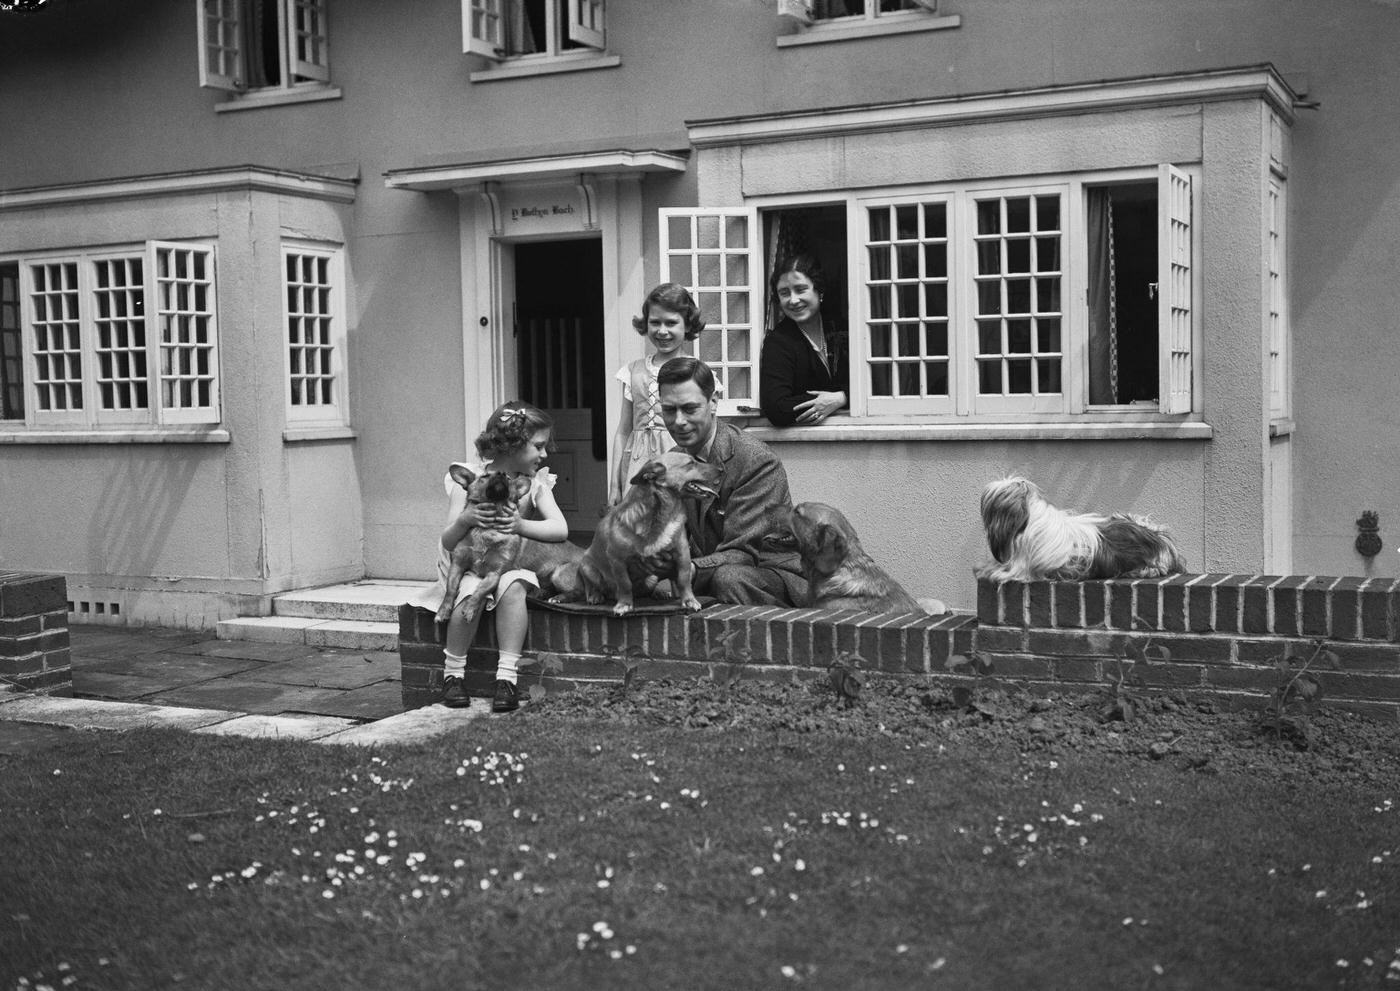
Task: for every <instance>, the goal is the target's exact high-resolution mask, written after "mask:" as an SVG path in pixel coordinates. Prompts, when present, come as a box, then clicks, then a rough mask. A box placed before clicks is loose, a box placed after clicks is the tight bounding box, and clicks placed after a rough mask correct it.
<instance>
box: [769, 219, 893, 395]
mask: <svg viewBox="0 0 1400 991" xmlns="http://www.w3.org/2000/svg"><path fill="white" fill-rule="evenodd" d="M869 223H870V221H869V220H868V219H867V217H866V208H865V207H864V206H862V204H861V203H860V202H859V201H857V200H855V199H850V200H847V201H846V300H847V305H846V309H847V312H846V314H845V318H846V328H847V337H846V342H847V345H846V362H847V366H848V367H849V370H850V371H849V381H848V383H847V386H846V389H847V392H846V395H847V397H848V398H849V399H850V414H851V415H852V416H865V415H866V414H867V412H868V411H869V404H870V385H869V375H870V372H869V364H868V362H869V359H870V331H869V323H868V322H867V319H866V317H867V314H868V313H869V311H870V288H869V287H870V252H869V251H868V250H867V249H866V248H865V236H864V233H863V232H865V231H866V230H868V229H869ZM857 232H860V233H857ZM762 295H763V297H764V299H765V306H766V305H767V304H766V298H767V296H766V287H765V293H763V294H762ZM852 304H854V305H852Z"/></svg>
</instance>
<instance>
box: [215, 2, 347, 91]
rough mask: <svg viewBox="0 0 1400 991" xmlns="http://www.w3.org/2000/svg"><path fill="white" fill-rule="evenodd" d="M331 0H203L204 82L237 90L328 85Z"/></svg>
mask: <svg viewBox="0 0 1400 991" xmlns="http://www.w3.org/2000/svg"><path fill="white" fill-rule="evenodd" d="M328 4H329V0H199V5H198V11H199V82H200V85H201V86H207V87H210V88H213V89H221V90H228V91H230V92H235V93H248V92H268V93H273V94H275V93H276V92H278V91H287V90H292V89H296V88H299V87H308V86H313V87H324V86H325V85H326V84H327V83H328V82H329V81H330V53H329V46H328V40H329V34H328V28H327V16H326V15H327V6H328Z"/></svg>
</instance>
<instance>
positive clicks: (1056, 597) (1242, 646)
mask: <svg viewBox="0 0 1400 991" xmlns="http://www.w3.org/2000/svg"><path fill="white" fill-rule="evenodd" d="M490 625H491V624H490V623H483V624H482V631H483V633H482V636H481V638H480V640H479V642H478V644H477V645H476V646H474V647H473V649H472V652H471V655H470V656H469V658H468V664H467V681H468V688H469V690H471V691H474V692H478V693H485V692H487V691H488V690H489V689H490V687H491V682H492V680H493V675H494V672H495V648H494V645H493V643H492V641H491V633H490ZM399 626H400V630H399V635H400V645H399V649H400V653H401V657H402V663H403V693H404V704H405V707H412V706H416V705H424V704H427V703H428V702H431V701H433V699H434V698H435V697H436V694H437V693H438V692H439V691H440V690H441V687H442V647H441V645H440V644H438V643H437V642H436V636H435V630H434V624H433V615H432V613H430V612H428V611H426V610H415V609H413V608H412V607H409V606H405V607H403V609H402V610H401V611H400V613H399ZM1317 639H1323V640H1325V641H1326V643H1327V647H1328V649H1329V650H1331V651H1332V653H1334V654H1335V655H1336V656H1337V657H1338V659H1339V661H1340V669H1339V670H1335V671H1334V670H1326V671H1319V672H1318V676H1319V679H1320V680H1321V682H1322V686H1323V691H1324V693H1325V697H1326V698H1327V699H1328V701H1329V703H1330V704H1339V705H1345V706H1347V707H1348V708H1353V709H1357V710H1359V711H1365V712H1369V713H1371V714H1373V715H1378V716H1381V717H1384V718H1388V719H1400V581H1396V580H1393V579H1389V578H1386V579H1364V578H1318V577H1307V576H1267V575H1174V576H1172V577H1170V578H1162V579H1142V580H1136V581H1093V582H1032V583H1029V584H1023V583H1020V582H1007V583H1006V584H1003V585H996V584H993V583H991V582H987V581H982V580H979V581H978V585H977V615H976V616H975V617H971V616H965V615H950V616H940V617H931V616H922V615H908V614H903V615H871V614H868V613H854V612H825V611H820V610H812V609H773V608H764V607H756V606H712V607H710V608H709V609H706V610H704V611H702V612H699V613H695V614H692V615H688V616H685V615H667V616H633V617H627V618H622V619H618V618H614V617H612V616H593V615H589V616H579V615H570V614H565V613H558V612H552V611H546V610H533V609H532V610H531V612H530V639H529V649H530V650H531V651H533V652H537V653H541V654H554V655H558V657H559V658H560V659H561V660H562V662H563V670H562V673H561V674H558V675H549V676H546V677H545V678H544V682H545V684H546V686H550V685H554V686H556V687H563V686H566V685H570V684H578V683H582V682H589V681H616V680H617V679H618V678H619V677H620V676H621V668H620V667H619V666H618V665H617V663H616V662H615V661H614V660H612V659H611V658H610V657H609V656H608V653H609V648H611V649H613V650H615V651H621V650H625V649H627V648H628V647H632V646H635V647H640V648H641V649H642V650H643V651H644V652H645V653H646V655H647V656H648V657H649V658H650V660H649V661H648V662H647V668H646V671H645V672H644V676H646V675H647V674H649V675H650V676H651V677H663V676H681V677H685V676H694V675H703V674H705V673H707V672H708V670H709V666H710V665H711V664H713V663H722V662H723V660H724V657H725V654H724V652H725V651H728V656H730V657H735V656H740V652H742V651H747V652H748V655H747V656H748V658H749V660H748V661H747V667H748V671H747V673H746V676H748V677H767V678H793V677H803V676H811V675H813V674H815V673H817V672H819V671H821V670H822V669H824V668H825V667H826V665H828V664H830V663H831V661H832V660H834V659H835V658H836V657H838V656H840V654H841V653H842V652H850V653H853V654H859V655H860V656H861V657H862V658H863V659H864V662H865V663H864V666H865V667H866V668H868V669H871V670H878V671H884V672H887V673H891V674H909V675H932V676H937V677H940V678H943V679H948V680H955V679H956V680H964V679H967V678H969V677H971V676H970V675H967V674H960V673H957V672H953V671H949V669H948V666H947V661H948V658H949V657H950V656H952V655H954V654H963V655H968V654H971V653H972V652H973V651H974V650H975V651H977V652H979V653H981V654H982V655H983V656H984V657H985V658H986V659H987V660H989V661H990V662H991V664H992V673H993V675H995V676H996V677H997V678H999V679H1002V680H1005V681H1010V682H1015V683H1019V684H1024V685H1026V686H1027V687H1031V688H1034V689H1037V690H1063V689H1069V690H1076V689H1077V690H1090V689H1093V688H1095V687H1097V686H1098V685H1100V684H1103V683H1105V682H1107V681H1109V680H1110V679H1112V678H1113V677H1114V676H1115V675H1116V673H1117V672H1116V663H1117V662H1116V658H1117V657H1118V656H1120V655H1125V654H1128V653H1129V650H1130V648H1133V647H1136V648H1138V653H1140V652H1141V649H1142V648H1145V647H1148V646H1149V645H1150V646H1152V647H1155V648H1157V649H1155V650H1152V651H1150V652H1149V656H1150V658H1152V660H1151V662H1150V663H1148V664H1146V665H1143V667H1142V668H1141V670H1140V671H1139V672H1138V674H1139V675H1140V676H1141V678H1142V680H1143V683H1144V684H1145V685H1146V687H1148V688H1150V689H1152V688H1155V689H1161V690H1168V689H1179V690H1185V691H1189V692H1193V693H1201V694H1210V695H1213V696H1216V697H1221V698H1224V699H1226V700H1230V701H1235V702H1240V703H1245V702H1255V703H1257V702H1258V701H1259V700H1262V699H1263V698H1264V697H1266V696H1267V695H1268V694H1269V692H1270V691H1272V689H1273V687H1274V686H1275V685H1276V684H1277V683H1278V672H1277V671H1276V670H1275V669H1274V668H1273V667H1272V665H1271V664H1270V663H1269V662H1270V660H1271V659H1272V658H1274V657H1277V656H1279V655H1280V654H1282V653H1283V652H1284V651H1285V650H1286V649H1288V648H1289V647H1293V648H1295V649H1296V650H1298V651H1307V650H1310V648H1311V644H1312V642H1313V641H1315V640H1317ZM527 671H528V672H529V673H528V676H527V677H526V678H525V679H524V683H525V684H529V683H530V682H531V680H532V679H533V678H534V677H535V674H534V672H536V671H538V669H537V668H535V669H527Z"/></svg>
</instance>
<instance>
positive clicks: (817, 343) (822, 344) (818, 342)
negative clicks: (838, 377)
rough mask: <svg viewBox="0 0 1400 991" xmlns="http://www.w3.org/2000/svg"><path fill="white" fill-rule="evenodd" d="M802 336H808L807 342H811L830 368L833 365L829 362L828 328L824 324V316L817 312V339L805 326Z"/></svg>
mask: <svg viewBox="0 0 1400 991" xmlns="http://www.w3.org/2000/svg"><path fill="white" fill-rule="evenodd" d="M802 336H803V337H806V338H807V343H809V344H811V345H812V347H813V348H814V349H815V350H816V352H817V354H819V355H821V358H822V364H823V365H826V366H827V367H828V368H830V367H831V364H830V362H829V361H828V359H827V353H826V328H825V327H824V326H823V324H822V316H821V314H820V313H818V314H817V336H816V339H815V340H813V338H812V335H811V334H808V333H807V330H806V328H805V327H804V328H803V329H802Z"/></svg>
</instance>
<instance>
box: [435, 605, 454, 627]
mask: <svg viewBox="0 0 1400 991" xmlns="http://www.w3.org/2000/svg"><path fill="white" fill-rule="evenodd" d="M451 618H452V607H451V606H449V605H444V606H443V607H442V608H440V609H439V610H438V611H437V621H438V622H439V623H446V622H447V621H448V620H449V619H451Z"/></svg>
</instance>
